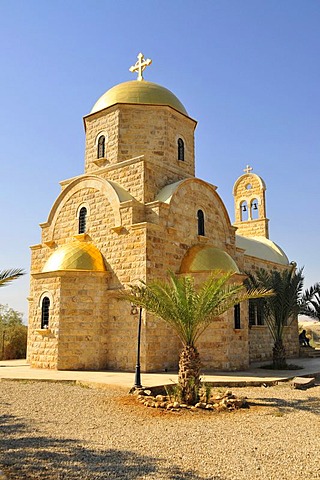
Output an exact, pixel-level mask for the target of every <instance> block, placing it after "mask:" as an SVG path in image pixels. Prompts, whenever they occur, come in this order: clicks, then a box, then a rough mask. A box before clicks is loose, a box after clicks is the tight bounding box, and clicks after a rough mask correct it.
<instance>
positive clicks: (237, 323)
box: [234, 303, 241, 330]
mask: <svg viewBox="0 0 320 480" xmlns="http://www.w3.org/2000/svg"><path fill="white" fill-rule="evenodd" d="M234 328H235V329H236V330H240V328H241V314H240V303H237V304H236V305H235V306H234Z"/></svg>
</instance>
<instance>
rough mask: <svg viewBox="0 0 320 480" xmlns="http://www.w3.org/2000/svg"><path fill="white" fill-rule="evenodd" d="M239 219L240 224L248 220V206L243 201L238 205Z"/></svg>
mask: <svg viewBox="0 0 320 480" xmlns="http://www.w3.org/2000/svg"><path fill="white" fill-rule="evenodd" d="M240 219H241V222H246V221H247V220H249V212H248V204H247V202H246V201H245V200H244V201H243V202H241V203H240Z"/></svg>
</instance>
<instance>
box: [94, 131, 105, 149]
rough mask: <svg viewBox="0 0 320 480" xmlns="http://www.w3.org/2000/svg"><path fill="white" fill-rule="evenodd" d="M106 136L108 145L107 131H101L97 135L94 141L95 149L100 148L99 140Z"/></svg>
mask: <svg viewBox="0 0 320 480" xmlns="http://www.w3.org/2000/svg"><path fill="white" fill-rule="evenodd" d="M102 136H104V138H105V140H106V144H107V143H108V132H107V131H106V130H101V131H100V132H99V133H98V134H97V135H96V138H95V139H94V146H95V147H98V141H99V138H100V137H102Z"/></svg>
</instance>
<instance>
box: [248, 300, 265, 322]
mask: <svg viewBox="0 0 320 480" xmlns="http://www.w3.org/2000/svg"><path fill="white" fill-rule="evenodd" d="M262 302H263V300H255V299H253V300H249V325H251V326H252V325H264V317H263V308H262Z"/></svg>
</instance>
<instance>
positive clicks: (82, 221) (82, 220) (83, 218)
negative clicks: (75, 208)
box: [78, 207, 87, 233]
mask: <svg viewBox="0 0 320 480" xmlns="http://www.w3.org/2000/svg"><path fill="white" fill-rule="evenodd" d="M86 226H87V209H86V207H81V209H80V213H79V229H78V233H85V231H86Z"/></svg>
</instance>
